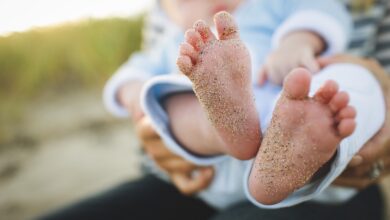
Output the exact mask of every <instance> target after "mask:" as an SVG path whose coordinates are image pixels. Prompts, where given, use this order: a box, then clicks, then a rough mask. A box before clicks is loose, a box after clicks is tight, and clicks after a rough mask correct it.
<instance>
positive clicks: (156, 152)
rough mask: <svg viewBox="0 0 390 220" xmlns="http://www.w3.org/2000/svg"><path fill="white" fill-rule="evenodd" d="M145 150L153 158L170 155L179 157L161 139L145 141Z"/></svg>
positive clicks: (162, 157) (158, 158)
mask: <svg viewBox="0 0 390 220" xmlns="http://www.w3.org/2000/svg"><path fill="white" fill-rule="evenodd" d="M143 147H144V149H145V152H146V153H147V154H148V155H149V156H150V157H152V158H153V159H157V160H162V159H165V158H170V157H178V156H176V154H174V153H172V152H171V151H170V150H169V149H168V148H167V147H166V146H165V144H164V142H162V140H161V139H149V140H146V141H145V142H143Z"/></svg>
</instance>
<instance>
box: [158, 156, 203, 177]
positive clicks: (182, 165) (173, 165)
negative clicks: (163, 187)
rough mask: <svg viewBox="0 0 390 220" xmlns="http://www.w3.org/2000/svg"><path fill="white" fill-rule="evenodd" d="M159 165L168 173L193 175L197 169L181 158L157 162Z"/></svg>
mask: <svg viewBox="0 0 390 220" xmlns="http://www.w3.org/2000/svg"><path fill="white" fill-rule="evenodd" d="M155 161H156V163H157V165H158V166H159V167H161V169H163V170H165V171H166V172H168V173H170V174H171V173H176V172H181V173H183V172H184V173H191V172H192V171H194V170H196V169H197V166H196V165H194V164H192V163H190V162H188V161H186V160H184V159H182V158H180V157H171V158H167V159H164V160H155Z"/></svg>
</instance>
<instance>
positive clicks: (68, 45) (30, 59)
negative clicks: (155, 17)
mask: <svg viewBox="0 0 390 220" xmlns="http://www.w3.org/2000/svg"><path fill="white" fill-rule="evenodd" d="M142 22H143V19H142V16H140V17H137V18H129V19H125V18H110V19H103V20H85V21H81V22H77V23H69V24H65V25H61V26H55V27H49V28H40V29H35V30H32V31H28V32H24V33H15V34H12V35H10V36H7V37H0V98H1V100H2V101H1V102H0V120H1V121H0V123H2V122H3V123H4V122H5V121H10V120H13V119H15V118H17V115H18V114H19V113H20V110H21V109H22V108H23V105H24V104H25V103H27V102H28V100H29V99H31V98H33V97H36V96H39V95H40V94H42V93H44V92H48V91H50V92H60V93H61V92H63V91H67V90H70V89H74V88H84V89H90V88H97V87H102V86H103V84H104V82H105V81H106V80H107V79H108V77H109V76H110V75H111V74H112V73H113V72H114V71H115V69H116V68H118V66H120V64H122V63H123V62H124V61H125V60H126V59H127V58H128V57H129V55H130V54H131V53H132V52H133V51H136V50H138V49H139V48H140V43H141V26H142Z"/></svg>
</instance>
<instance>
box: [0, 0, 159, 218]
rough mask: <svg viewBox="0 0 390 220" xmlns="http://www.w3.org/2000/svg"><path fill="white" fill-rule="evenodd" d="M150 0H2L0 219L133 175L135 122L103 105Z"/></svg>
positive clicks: (136, 43)
mask: <svg viewBox="0 0 390 220" xmlns="http://www.w3.org/2000/svg"><path fill="white" fill-rule="evenodd" d="M151 3H152V1H150V0H142V1H138V0H115V1H110V0H82V1H80V0H67V1H63V0H34V1H29V0H0V100H1V101H0V219H11V220H12V219H30V218H33V217H36V216H37V215H40V214H42V213H44V212H47V211H50V210H53V209H56V208H58V207H61V206H63V205H66V204H69V203H72V202H73V201H76V200H78V199H79V198H82V197H85V196H88V195H92V194H95V193H96V192H99V191H102V190H105V189H108V188H111V187H112V186H114V185H116V184H119V183H121V182H123V181H124V180H128V179H132V178H136V177H137V176H138V175H139V174H140V172H139V158H138V156H137V155H138V153H137V151H138V148H137V143H136V140H135V137H134V135H133V128H132V127H131V123H130V122H129V121H126V120H117V119H114V118H113V117H112V116H110V115H109V114H108V113H107V112H106V111H105V109H104V107H103V105H102V101H101V93H102V88H103V86H104V83H105V81H106V80H107V79H108V78H109V76H110V75H111V74H112V73H113V72H114V71H115V70H116V69H117V68H118V67H119V66H120V65H121V64H122V63H123V62H124V61H125V60H127V58H128V57H129V55H130V54H131V53H132V52H134V51H136V50H139V48H140V43H141V26H142V22H143V14H144V13H145V11H146V10H148V8H150V6H151Z"/></svg>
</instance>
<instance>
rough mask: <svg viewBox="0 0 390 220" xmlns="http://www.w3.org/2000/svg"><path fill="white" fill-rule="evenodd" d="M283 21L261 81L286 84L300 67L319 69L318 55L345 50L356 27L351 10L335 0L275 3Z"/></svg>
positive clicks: (313, 70)
mask: <svg viewBox="0 0 390 220" xmlns="http://www.w3.org/2000/svg"><path fill="white" fill-rule="evenodd" d="M272 6H273V8H272V9H271V10H274V12H275V14H277V15H279V19H280V20H281V21H282V22H281V24H279V25H278V27H277V29H276V30H275V32H274V34H273V37H272V48H273V51H272V52H271V54H270V55H269V57H268V58H267V59H266V62H265V63H264V65H263V68H262V69H261V71H260V75H259V84H263V83H264V82H265V81H266V80H267V79H268V80H269V81H271V82H273V83H275V84H282V82H283V78H284V77H285V76H286V75H287V74H288V73H289V72H290V71H291V69H293V68H296V67H306V68H307V69H309V70H310V71H311V72H313V73H314V72H317V71H318V70H319V66H318V64H317V63H316V60H315V57H316V56H319V55H324V54H327V55H329V54H335V53H340V52H342V51H344V49H345V48H346V46H347V43H348V39H349V37H348V36H349V32H350V29H351V27H352V25H351V20H350V18H349V16H348V13H347V11H346V10H345V9H344V8H343V6H342V5H341V4H339V3H338V2H335V1H333V0H325V1H320V2H319V1H308V0H300V1H297V0H280V1H273V3H272Z"/></svg>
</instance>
